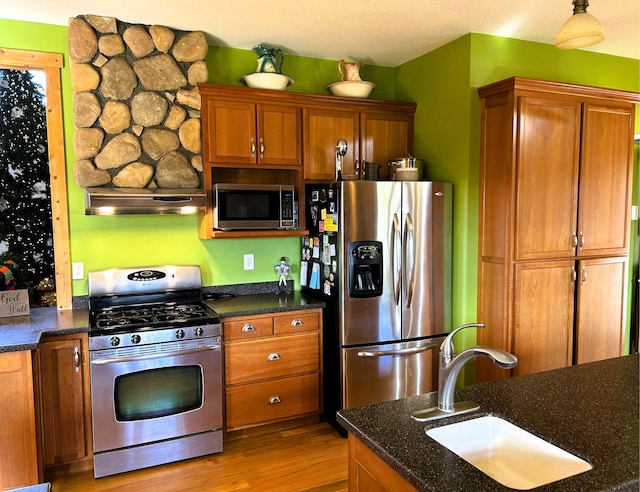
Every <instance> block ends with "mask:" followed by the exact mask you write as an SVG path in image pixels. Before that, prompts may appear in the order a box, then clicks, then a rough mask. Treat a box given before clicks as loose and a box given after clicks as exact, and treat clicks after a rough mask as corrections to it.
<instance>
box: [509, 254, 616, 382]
mask: <svg viewBox="0 0 640 492" xmlns="http://www.w3.org/2000/svg"><path fill="white" fill-rule="evenodd" d="M626 271H627V257H626V256H621V257H612V258H590V259H585V260H580V261H577V262H576V261H573V260H562V261H536V262H530V263H522V264H518V265H516V277H515V278H516V281H515V286H516V289H515V304H514V307H515V309H514V331H513V349H512V350H513V353H514V354H516V356H517V357H518V366H517V367H516V368H515V369H514V375H519V376H521V375H524V374H531V373H534V372H540V371H546V370H549V369H558V368H560V367H566V366H570V365H571V364H572V363H576V364H582V363H585V362H594V361H597V360H602V359H607V358H611V357H619V356H620V355H622V354H623V352H624V347H623V344H624V326H625V314H626V308H625V306H626V299H625V296H626V294H625V290H626V289H625V286H626ZM574 323H575V330H574Z"/></svg>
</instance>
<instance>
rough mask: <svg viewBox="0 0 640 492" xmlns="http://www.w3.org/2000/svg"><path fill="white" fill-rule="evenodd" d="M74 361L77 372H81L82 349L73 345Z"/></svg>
mask: <svg viewBox="0 0 640 492" xmlns="http://www.w3.org/2000/svg"><path fill="white" fill-rule="evenodd" d="M73 362H74V363H75V365H76V372H80V349H79V348H78V347H73Z"/></svg>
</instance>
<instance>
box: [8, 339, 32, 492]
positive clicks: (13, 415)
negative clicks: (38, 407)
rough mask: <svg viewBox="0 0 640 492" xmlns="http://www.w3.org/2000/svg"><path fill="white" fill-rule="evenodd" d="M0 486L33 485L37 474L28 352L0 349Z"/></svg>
mask: <svg viewBox="0 0 640 492" xmlns="http://www.w3.org/2000/svg"><path fill="white" fill-rule="evenodd" d="M0 388H2V400H0V415H2V420H3V425H2V432H0V489H1V490H4V489H9V488H13V487H21V486H26V485H35V484H37V483H38V482H39V481H40V480H39V477H38V458H37V449H36V419H35V408H34V394H33V366H32V363H31V352H29V351H27V350H25V351H21V352H7V353H0Z"/></svg>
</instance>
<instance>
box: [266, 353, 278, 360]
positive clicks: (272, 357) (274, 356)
mask: <svg viewBox="0 0 640 492" xmlns="http://www.w3.org/2000/svg"><path fill="white" fill-rule="evenodd" d="M267 359H268V360H280V354H279V353H278V352H273V353H271V354H269V357H267Z"/></svg>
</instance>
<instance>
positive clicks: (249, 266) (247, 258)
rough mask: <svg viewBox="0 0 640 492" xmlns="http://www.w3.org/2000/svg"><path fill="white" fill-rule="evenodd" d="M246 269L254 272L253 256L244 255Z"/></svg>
mask: <svg viewBox="0 0 640 492" xmlns="http://www.w3.org/2000/svg"><path fill="white" fill-rule="evenodd" d="M244 269H245V270H253V255H252V254H249V255H244Z"/></svg>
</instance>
